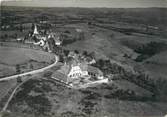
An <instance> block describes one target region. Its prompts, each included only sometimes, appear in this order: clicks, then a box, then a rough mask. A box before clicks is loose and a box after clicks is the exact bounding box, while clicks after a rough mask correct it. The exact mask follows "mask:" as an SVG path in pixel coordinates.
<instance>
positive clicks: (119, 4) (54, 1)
mask: <svg viewBox="0 0 167 117" xmlns="http://www.w3.org/2000/svg"><path fill="white" fill-rule="evenodd" d="M1 1H2V0H1ZM1 5H5V6H32V7H90V8H91V7H107V8H142V7H144V8H145V7H166V8H167V0H3V1H2V2H1Z"/></svg>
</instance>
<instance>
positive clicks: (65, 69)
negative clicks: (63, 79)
mask: <svg viewBox="0 0 167 117" xmlns="http://www.w3.org/2000/svg"><path fill="white" fill-rule="evenodd" d="M73 66H79V67H80V69H81V70H82V71H87V68H88V65H87V64H86V63H85V62H79V61H77V60H75V59H74V58H72V57H68V59H67V60H66V64H64V65H63V66H62V67H61V69H60V72H61V73H63V74H65V75H68V74H69V72H70V70H71V68H72V67H73Z"/></svg>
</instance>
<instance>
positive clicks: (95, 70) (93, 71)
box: [88, 65, 103, 75]
mask: <svg viewBox="0 0 167 117" xmlns="http://www.w3.org/2000/svg"><path fill="white" fill-rule="evenodd" d="M88 72H91V73H94V74H99V75H103V72H102V71H101V70H99V69H98V68H96V67H93V66H90V65H88Z"/></svg>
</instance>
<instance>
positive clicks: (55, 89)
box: [9, 78, 166, 117]
mask: <svg viewBox="0 0 167 117" xmlns="http://www.w3.org/2000/svg"><path fill="white" fill-rule="evenodd" d="M124 91H126V89H124ZM139 92H141V90H139ZM122 93H123V92H120V89H119V88H117V86H115V85H112V84H109V85H99V86H97V87H94V88H88V89H81V90H74V89H68V88H65V87H63V86H61V85H60V84H58V83H55V82H54V81H52V80H49V79H47V80H44V79H36V78H35V79H32V80H29V81H27V82H26V83H25V84H24V85H23V86H22V87H21V88H20V89H19V90H18V91H17V93H16V95H15V97H14V98H13V100H12V102H11V103H10V106H9V109H10V110H11V114H12V115H13V114H14V115H15V114H17V116H21V115H23V114H24V115H25V116H26V117H30V116H36V117H38V116H40V117H41V116H42V117H43V116H45V117H49V116H58V117H59V116H60V117H62V116H65V115H66V116H67V115H68V116H69V117H75V116H79V117H88V116H91V117H95V116H96V117H102V116H109V117H139V116H140V117H143V116H156V117H160V116H163V115H164V114H165V113H166V109H165V108H166V103H161V102H152V101H140V100H138V101H135V103H134V101H132V100H133V96H132V95H129V96H128V95H127V96H128V99H129V100H126V98H127V97H126V96H125V95H126V94H127V92H125V93H123V94H122ZM141 95H142V96H144V97H145V95H146V94H140V96H141ZM118 97H119V98H120V99H119V98H118ZM135 99H137V98H135Z"/></svg>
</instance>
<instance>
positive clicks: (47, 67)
mask: <svg viewBox="0 0 167 117" xmlns="http://www.w3.org/2000/svg"><path fill="white" fill-rule="evenodd" d="M58 61H59V57H58V56H57V55H55V62H54V63H53V64H51V65H49V66H46V67H44V68H41V69H37V70H33V71H30V72H26V73H21V74H17V75H13V76H8V77H4V78H0V81H6V80H11V79H15V78H17V77H21V76H26V75H33V74H37V73H40V72H43V71H45V70H47V69H49V68H51V67H53V66H55V65H56V64H57V62H58Z"/></svg>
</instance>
